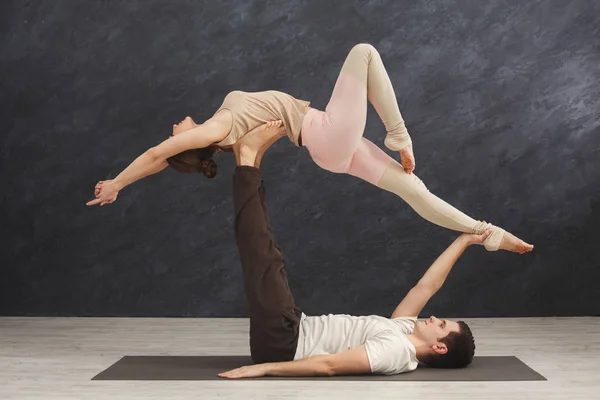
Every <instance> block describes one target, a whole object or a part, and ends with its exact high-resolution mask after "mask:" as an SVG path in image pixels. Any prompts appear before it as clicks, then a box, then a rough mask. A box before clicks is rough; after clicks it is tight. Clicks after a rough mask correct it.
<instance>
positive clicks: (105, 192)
mask: <svg viewBox="0 0 600 400" xmlns="http://www.w3.org/2000/svg"><path fill="white" fill-rule="evenodd" d="M119 190H120V189H119V186H118V185H117V183H116V182H115V181H114V180H113V179H109V180H107V181H100V182H98V183H97V184H96V189H95V190H94V194H95V196H96V199H95V200H92V201H88V202H87V205H88V206H93V205H96V204H100V206H103V205H105V204H110V203H113V202H114V201H115V200H116V199H117V195H118V194H119Z"/></svg>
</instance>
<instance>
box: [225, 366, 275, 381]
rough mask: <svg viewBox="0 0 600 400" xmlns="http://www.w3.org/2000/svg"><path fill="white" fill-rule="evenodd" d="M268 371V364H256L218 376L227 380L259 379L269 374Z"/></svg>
mask: <svg viewBox="0 0 600 400" xmlns="http://www.w3.org/2000/svg"><path fill="white" fill-rule="evenodd" d="M267 369H268V365H267V364H255V365H248V366H245V367H240V368H236V369H232V370H231V371H227V372H221V373H220V374H218V376H220V377H221V378H227V379H239V378H259V377H261V376H265V375H266V374H267Z"/></svg>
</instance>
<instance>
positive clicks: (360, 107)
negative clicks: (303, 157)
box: [87, 44, 533, 254]
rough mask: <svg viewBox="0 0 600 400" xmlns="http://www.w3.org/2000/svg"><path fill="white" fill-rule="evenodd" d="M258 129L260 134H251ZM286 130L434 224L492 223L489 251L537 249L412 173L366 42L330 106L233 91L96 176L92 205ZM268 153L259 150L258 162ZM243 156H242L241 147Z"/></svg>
mask: <svg viewBox="0 0 600 400" xmlns="http://www.w3.org/2000/svg"><path fill="white" fill-rule="evenodd" d="M367 100H368V101H370V102H371V104H372V105H373V107H374V108H375V110H376V111H377V114H378V115H379V117H380V118H381V120H382V121H383V123H384V125H385V128H386V131H387V135H386V138H385V145H386V146H387V147H388V148H389V149H390V150H393V151H399V152H400V157H401V162H402V165H400V164H399V163H398V162H396V161H395V160H394V159H392V158H391V157H389V156H388V155H387V154H386V153H385V152H384V151H383V150H381V149H380V148H379V147H377V146H376V145H374V144H373V143H372V142H370V141H369V140H367V139H365V138H364V137H363V133H364V129H365V124H366V117H367ZM272 121H281V125H282V128H283V129H282V130H277V131H275V133H272V132H271V130H266V129H264V128H261V126H262V125H264V124H265V123H268V122H272ZM256 129H259V130H261V132H260V133H261V134H257V135H248V133H249V132H252V131H253V130H256ZM280 132H281V133H280ZM283 132H285V134H287V136H288V137H289V138H290V140H291V141H292V142H293V143H294V144H295V145H297V146H304V147H306V148H307V149H308V151H309V153H310V155H311V157H312V159H313V160H314V161H315V163H316V164H317V165H319V166H320V167H322V168H324V169H326V170H328V171H331V172H335V173H347V174H350V175H353V176H357V177H359V178H361V179H363V180H365V181H367V182H369V183H371V184H373V185H376V186H377V187H379V188H382V189H384V190H387V191H390V192H393V193H395V194H396V195H398V196H400V197H401V198H402V199H403V200H404V201H406V202H407V203H408V204H409V205H410V206H411V207H412V208H413V209H414V210H415V211H416V212H417V213H418V214H419V215H421V216H422V217H423V218H425V219H426V220H428V221H430V222H432V223H434V224H437V225H439V226H442V227H445V228H448V229H451V230H455V231H458V232H464V233H470V234H477V235H481V234H483V233H484V232H485V231H486V230H487V229H491V235H489V236H488V237H487V238H486V240H485V242H483V245H484V246H485V248H486V249H487V250H489V251H495V250H498V249H504V250H508V251H512V252H516V253H521V254H522V253H526V252H529V251H531V250H533V246H532V245H530V244H527V243H525V242H524V241H522V240H521V239H519V238H517V237H515V236H514V235H512V234H510V233H509V232H506V231H504V230H503V229H502V228H500V227H498V226H495V225H492V224H490V223H487V222H484V221H478V220H475V219H473V218H471V217H469V216H467V215H466V214H464V213H462V212H461V211H459V210H457V209H456V208H454V207H452V206H451V205H449V204H448V203H446V202H444V201H443V200H441V199H440V198H438V197H437V196H435V195H433V194H432V193H431V192H430V191H429V190H428V189H427V188H426V186H425V185H424V184H423V182H422V181H421V180H420V179H419V178H418V177H417V176H416V175H414V174H413V171H414V168H415V159H414V155H413V149H412V140H411V138H410V135H409V134H408V132H407V130H406V127H405V124H404V120H403V118H402V115H401V114H400V110H399V109H398V104H397V101H396V96H395V94H394V89H393V87H392V84H391V82H390V79H389V77H388V74H387V71H386V70H385V67H384V65H383V62H382V61H381V57H380V55H379V53H378V52H377V50H376V49H375V48H374V47H373V46H371V45H368V44H359V45H356V46H354V47H353V48H352V50H351V51H350V53H349V54H348V56H347V58H346V60H345V62H344V65H343V67H342V70H341V72H340V74H339V77H338V79H337V82H336V84H335V87H334V89H333V94H332V96H331V99H330V101H329V103H328V105H327V107H326V109H325V111H319V110H316V109H314V108H312V107H310V106H309V102H307V101H303V100H298V99H295V98H294V97H292V96H290V95H288V94H285V93H282V92H278V91H265V92H256V93H247V92H241V91H233V92H231V93H229V94H228V95H227V96H226V97H225V99H224V102H223V104H222V105H221V107H220V108H219V109H218V110H217V111H216V112H215V114H214V115H213V117H212V118H210V119H209V120H207V121H206V122H205V123H203V124H200V125H198V124H196V123H195V122H194V121H193V120H192V119H191V118H190V117H186V118H185V119H184V120H183V121H181V122H180V123H179V124H176V125H173V133H172V136H171V137H170V138H168V139H167V140H165V141H163V142H162V143H160V144H159V145H157V146H155V147H152V148H150V149H149V150H147V151H146V152H144V154H142V155H141V156H139V157H138V158H137V159H136V160H135V161H134V162H133V163H131V164H130V165H129V166H128V167H127V168H126V169H125V170H124V171H123V172H121V173H120V174H119V175H118V176H117V177H116V178H114V179H112V180H107V181H101V182H99V183H98V184H97V185H96V190H95V195H96V199H95V200H92V201H90V202H88V203H87V204H88V205H90V206H91V205H95V204H100V205H104V204H109V203H112V202H114V201H115V199H116V198H117V195H118V192H119V191H120V190H121V189H122V188H123V187H125V186H127V185H129V184H131V183H132V182H135V181H137V180H139V179H141V178H143V177H145V176H148V175H150V174H153V173H156V172H159V171H161V170H163V169H164V168H166V167H167V166H168V165H171V166H172V167H173V168H175V169H176V170H177V171H179V172H202V173H204V174H205V175H206V176H208V177H209V178H212V177H214V176H215V174H216V169H217V168H216V163H215V162H214V160H213V159H212V155H213V154H214V153H215V152H217V151H223V150H225V151H231V150H232V148H233V147H235V145H236V144H238V142H239V141H240V139H241V138H242V137H244V136H245V135H248V136H251V137H249V138H248V139H249V140H248V141H247V143H246V145H245V148H246V149H250V150H251V151H257V150H261V149H263V150H264V149H265V148H267V147H269V146H270V145H271V144H272V143H273V142H275V141H276V140H278V139H280V138H281V137H282V136H284V133H283ZM269 134H270V135H272V136H268V135H269ZM265 135H267V136H265ZM238 145H239V144H238ZM246 151H249V150H246ZM263 153H264V151H258V152H257V154H259V156H258V157H259V159H257V162H260V157H262V154H263ZM239 155H240V156H243V154H242V153H241V152H240V154H239Z"/></svg>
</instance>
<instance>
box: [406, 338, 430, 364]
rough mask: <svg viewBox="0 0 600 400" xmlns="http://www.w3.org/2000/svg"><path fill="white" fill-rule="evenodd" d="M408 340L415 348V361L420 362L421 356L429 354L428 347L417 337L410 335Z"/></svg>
mask: <svg viewBox="0 0 600 400" xmlns="http://www.w3.org/2000/svg"><path fill="white" fill-rule="evenodd" d="M408 340H409V341H410V342H411V343H412V345H413V347H414V348H415V353H416V355H417V360H421V359H422V358H423V356H425V355H426V354H427V353H429V347H428V346H427V345H426V344H425V343H424V342H423V341H422V340H421V339H419V338H418V337H416V336H415V335H414V333H411V334H410V335H408Z"/></svg>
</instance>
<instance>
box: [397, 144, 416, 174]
mask: <svg viewBox="0 0 600 400" xmlns="http://www.w3.org/2000/svg"><path fill="white" fill-rule="evenodd" d="M400 160H401V163H402V167H403V168H404V170H405V171H406V173H407V174H409V175H410V174H412V173H413V171H414V170H415V167H416V162H415V155H414V154H413V146H412V144H409V145H408V146H406V147H404V148H402V149H400Z"/></svg>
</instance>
